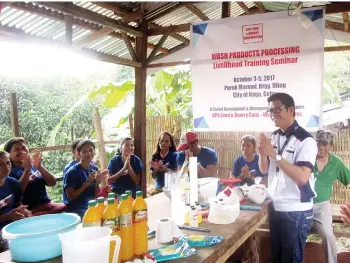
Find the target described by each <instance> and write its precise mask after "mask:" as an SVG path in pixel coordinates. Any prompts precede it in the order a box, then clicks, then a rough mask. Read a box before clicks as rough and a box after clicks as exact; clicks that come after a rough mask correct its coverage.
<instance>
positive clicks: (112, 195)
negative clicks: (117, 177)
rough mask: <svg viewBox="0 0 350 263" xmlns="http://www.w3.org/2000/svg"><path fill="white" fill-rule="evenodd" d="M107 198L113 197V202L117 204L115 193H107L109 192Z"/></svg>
mask: <svg viewBox="0 0 350 263" xmlns="http://www.w3.org/2000/svg"><path fill="white" fill-rule="evenodd" d="M109 198H113V199H114V202H115V204H116V205H117V206H118V200H117V199H116V198H115V193H109V194H108V198H107V200H108V199H109Z"/></svg>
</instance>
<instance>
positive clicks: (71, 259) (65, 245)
mask: <svg viewBox="0 0 350 263" xmlns="http://www.w3.org/2000/svg"><path fill="white" fill-rule="evenodd" d="M111 233H112V230H111V229H110V228H107V227H88V228H80V229H76V230H73V231H70V232H67V233H64V234H59V238H60V240H61V242H62V259H63V263H96V262H99V263H109V247H110V242H111V241H115V242H116V246H115V250H114V256H113V261H112V263H116V262H117V260H118V255H119V249H120V243H121V240H120V237H119V236H111Z"/></svg>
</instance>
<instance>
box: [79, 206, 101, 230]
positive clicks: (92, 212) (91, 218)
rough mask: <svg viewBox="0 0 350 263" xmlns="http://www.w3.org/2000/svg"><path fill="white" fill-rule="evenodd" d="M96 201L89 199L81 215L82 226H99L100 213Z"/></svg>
mask: <svg viewBox="0 0 350 263" xmlns="http://www.w3.org/2000/svg"><path fill="white" fill-rule="evenodd" d="M96 203H97V202H96V200H91V201H89V203H88V206H89V208H88V210H86V212H85V214H84V217H83V227H90V226H101V214H100V213H99V212H98V210H97V207H96Z"/></svg>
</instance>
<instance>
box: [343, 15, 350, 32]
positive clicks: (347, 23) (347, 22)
mask: <svg viewBox="0 0 350 263" xmlns="http://www.w3.org/2000/svg"><path fill="white" fill-rule="evenodd" d="M343 21H344V31H345V32H349V26H350V23H349V13H348V12H343Z"/></svg>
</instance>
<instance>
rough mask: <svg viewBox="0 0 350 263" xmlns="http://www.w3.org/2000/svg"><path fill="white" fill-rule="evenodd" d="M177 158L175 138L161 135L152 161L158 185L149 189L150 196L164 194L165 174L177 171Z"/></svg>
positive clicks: (169, 135)
mask: <svg viewBox="0 0 350 263" xmlns="http://www.w3.org/2000/svg"><path fill="white" fill-rule="evenodd" d="M176 157H177V154H176V146H175V142H174V138H173V136H172V135H171V134H170V133H168V132H163V133H161V134H160V136H159V138H158V143H157V150H156V152H155V153H154V154H153V155H152V161H151V172H152V177H153V179H155V180H156V185H155V186H153V185H151V186H149V187H148V189H147V193H148V194H149V195H155V194H158V193H161V192H163V190H162V189H163V187H164V174H165V173H166V172H169V171H170V170H173V171H176V170H177V163H176Z"/></svg>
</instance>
